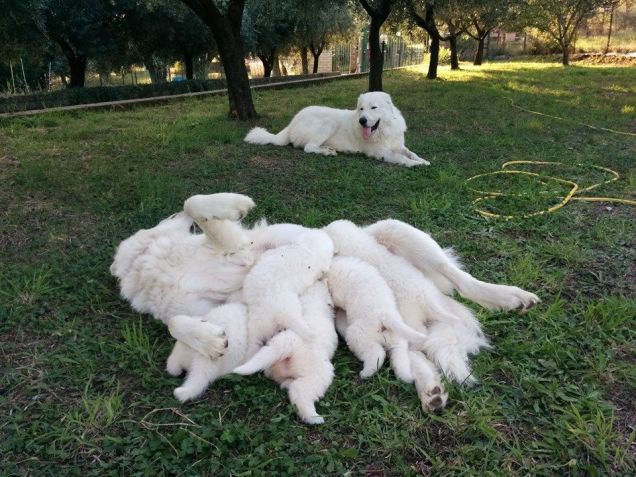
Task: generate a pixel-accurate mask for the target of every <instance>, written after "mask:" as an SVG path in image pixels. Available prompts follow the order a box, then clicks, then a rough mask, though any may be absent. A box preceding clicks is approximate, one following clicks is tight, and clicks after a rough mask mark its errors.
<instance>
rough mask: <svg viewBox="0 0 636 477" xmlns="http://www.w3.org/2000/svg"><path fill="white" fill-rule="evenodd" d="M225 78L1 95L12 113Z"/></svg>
mask: <svg viewBox="0 0 636 477" xmlns="http://www.w3.org/2000/svg"><path fill="white" fill-rule="evenodd" d="M331 75H333V74H331V73H321V74H317V75H305V76H301V75H299V76H279V77H276V78H256V79H253V80H252V81H251V84H253V85H255V84H268V83H279V82H282V81H299V80H303V79H307V78H319V77H323V76H331ZM225 87H226V82H225V80H224V79H218V80H188V81H175V82H172V83H159V84H143V85H128V86H98V87H94V88H72V89H63V90H59V91H51V92H39V93H34V94H30V95H24V96H8V97H0V112H1V113H12V112H17V111H29V110H33V109H47V108H55V107H60V106H73V105H76V104H90V103H105V102H111V101H122V100H126V99H140V98H155V97H158V96H171V95H175V94H184V93H197V92H201V91H212V90H216V89H224V88H225Z"/></svg>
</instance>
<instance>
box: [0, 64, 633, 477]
mask: <svg viewBox="0 0 636 477" xmlns="http://www.w3.org/2000/svg"><path fill="white" fill-rule="evenodd" d="M462 69H463V70H462V71H460V72H450V71H449V70H448V69H447V68H441V69H440V77H441V78H442V79H443V80H444V81H439V82H430V81H427V80H425V79H424V74H425V71H423V70H422V68H411V69H408V70H399V71H394V72H388V73H387V74H386V76H385V78H384V81H385V89H386V90H387V91H388V92H390V93H391V94H392V96H393V100H394V102H395V104H396V105H397V107H399V108H400V109H401V110H402V112H403V113H404V115H405V117H406V120H407V123H408V125H409V130H408V132H407V133H406V142H407V145H408V146H409V148H411V149H413V150H414V151H416V152H417V153H418V154H420V155H421V156H422V157H425V158H426V159H428V160H430V161H431V162H432V164H431V166H429V167H427V168H417V169H405V168H401V167H397V166H391V165H388V164H385V163H381V162H377V161H375V160H373V159H369V158H366V157H364V156H361V155H350V154H339V155H338V156H337V157H333V158H331V157H319V156H314V155H307V154H305V153H304V152H303V151H301V150H298V149H293V148H278V147H273V146H253V145H248V144H245V143H243V141H242V139H243V137H244V135H245V133H246V132H247V130H248V129H249V127H250V126H249V125H246V124H243V123H239V122H235V121H230V120H228V119H227V106H226V100H225V98H221V97H210V98H206V99H203V100H194V99H192V100H187V101H184V102H178V103H170V104H165V105H161V106H152V107H150V106H147V107H138V108H135V109H132V110H127V111H81V112H73V113H67V114H61V113H50V114H46V115H42V116H38V117H22V118H15V119H11V120H6V119H4V120H1V121H0V150H1V151H2V152H1V153H0V176H1V178H2V184H3V187H0V204H2V205H3V213H2V214H0V336H2V339H0V356H2V370H3V372H2V373H0V388H1V389H2V392H1V393H0V429H1V431H0V432H1V434H2V435H1V438H0V453H1V455H2V471H3V475H25V474H27V475H30V474H32V475H71V476H72V475H77V476H85V475H97V474H98V475H131V476H132V475H157V476H158V475H179V474H181V475H214V476H217V475H218V476H221V475H308V476H314V475H334V476H335V475H345V474H347V473H348V474H349V475H390V476H398V475H399V476H415V475H454V476H475V475H519V476H524V475H533V476H553V475H599V476H600V475H620V476H622V475H625V476H627V475H632V474H633V470H634V468H635V465H636V463H635V462H634V456H633V453H632V452H631V450H630V449H632V446H633V442H634V438H635V435H634V430H633V424H632V422H633V419H632V416H633V413H632V409H633V396H634V393H635V392H636V389H635V383H636V367H635V366H634V361H633V356H634V353H635V352H636V349H635V348H634V342H635V339H636V336H635V331H634V330H636V322H635V319H634V318H635V317H636V300H635V297H634V293H635V291H636V290H634V280H633V279H632V277H633V263H634V261H635V260H636V247H635V246H634V237H636V220H634V210H633V208H630V206H626V205H619V204H611V203H604V204H592V203H572V204H569V205H568V206H567V207H566V208H564V209H561V210H559V211H558V212H555V213H554V214H548V215H544V216H540V217H535V218H533V219H529V220H520V221H515V220H513V221H500V220H489V219H485V218H481V217H479V216H477V215H475V214H474V213H473V212H472V206H471V201H472V199H473V198H474V196H473V195H472V194H471V193H470V192H469V191H468V190H467V188H466V186H465V184H464V181H465V180H466V179H467V178H468V177H470V176H472V175H475V174H478V173H482V172H487V171H492V170H496V169H498V168H499V166H500V165H501V164H502V163H503V162H505V161H508V160H521V159H527V160H551V161H562V162H567V163H573V164H574V163H584V164H598V165H602V166H606V167H610V168H612V169H615V170H617V171H618V172H619V173H620V174H621V179H620V180H619V181H616V182H613V183H612V184H610V185H608V186H607V189H603V192H604V195H608V196H614V197H631V195H630V194H633V190H634V186H635V184H636V173H635V172H634V164H633V148H634V140H633V138H631V137H629V136H621V135H616V134H610V133H607V132H601V131H596V130H590V129H588V128H584V127H581V126H579V125H577V124H576V122H577V121H578V122H585V123H589V124H594V125H597V126H603V127H609V128H612V129H616V130H624V131H629V130H630V127H631V125H632V124H633V120H634V107H635V106H636V104H635V98H636V89H635V87H636V86H635V85H636V71H634V69H633V68H610V67H579V66H577V67H573V68H570V69H565V70H564V69H563V68H561V67H560V66H558V65H555V64H550V63H528V62H514V63H500V62H497V63H492V64H488V65H485V66H483V67H482V68H481V69H478V68H473V67H472V66H471V65H466V64H463V65H462ZM365 84H366V81H365V80H364V79H351V80H343V81H340V82H338V83H331V84H325V85H320V86H312V87H307V88H305V89H302V90H299V89H297V90H293V91H289V90H282V91H280V90H279V91H257V92H256V94H255V100H256V103H257V106H258V108H259V110H260V111H262V112H264V115H263V116H262V117H261V119H260V122H259V125H261V126H264V127H267V128H270V129H273V130H280V129H281V128H282V127H284V126H285V125H286V124H287V123H288V121H289V120H290V119H291V117H292V116H293V114H294V113H295V112H296V111H297V110H298V109H299V108H301V107H303V106H306V105H309V104H324V105H328V106H333V107H341V108H350V107H353V105H354V104H355V98H356V97H357V95H358V94H359V93H360V92H362V91H364V89H365ZM509 98H512V99H513V100H514V101H515V103H516V104H519V105H522V106H523V107H526V108H528V109H532V110H535V111H541V112H544V113H547V114H552V115H557V116H560V117H563V118H565V119H567V120H565V121H558V120H554V119H551V118H546V117H539V116H536V115H530V114H528V113H526V112H523V111H520V110H517V109H514V108H512V107H511V106H510V101H509ZM570 120H574V121H570ZM561 172H563V171H561ZM568 174H576V178H577V180H578V181H580V182H581V183H582V184H584V183H589V182H591V181H594V180H597V179H598V178H597V177H596V176H595V175H590V172H589V170H588V169H581V170H575V171H568ZM500 179H501V182H499V183H498V184H496V185H499V186H500V187H501V188H508V189H510V190H513V187H514V188H515V189H514V190H519V192H524V191H525V192H531V191H532V190H534V189H532V187H533V186H531V185H528V184H526V183H523V182H519V183H512V182H507V181H506V179H505V178H500ZM218 191H237V192H243V193H247V194H249V195H250V196H252V197H253V198H254V200H255V201H256V203H257V208H256V209H255V211H254V212H253V213H252V214H250V216H249V218H248V220H249V221H256V220H257V219H258V218H259V217H262V216H266V217H268V219H270V221H271V222H296V223H301V224H305V225H312V226H321V225H324V224H327V223H328V222H330V221H332V220H335V219H339V218H343V217H344V218H349V219H351V220H353V221H355V222H358V223H369V222H372V221H375V220H379V219H383V218H387V217H394V218H397V219H401V220H405V221H407V222H408V223H411V224H413V225H415V226H417V227H420V228H422V229H424V230H427V231H429V232H430V233H431V234H432V236H433V237H435V238H436V239H437V240H438V241H439V242H440V243H441V244H442V245H443V246H454V247H455V249H456V250H457V252H458V254H459V255H460V256H461V257H462V258H463V261H464V263H465V267H466V269H467V270H468V271H470V272H471V273H472V274H474V275H475V276H476V277H478V278H480V279H482V280H487V281H495V282H503V283H509V284H515V285H523V286H525V287H527V288H528V289H530V290H532V291H534V292H537V293H538V294H539V296H540V297H541V298H542V300H543V303H542V304H540V305H539V306H538V307H536V308H534V309H532V310H530V312H529V313H527V314H525V315H518V314H516V313H507V312H492V313H490V312H486V311H484V310H481V309H479V308H478V307H476V306H475V307H474V310H475V311H476V312H477V313H478V317H479V319H480V321H481V322H482V324H483V327H484V331H485V333H486V335H487V336H488V338H489V340H490V342H491V344H492V346H493V347H492V349H491V350H489V351H484V352H482V353H481V354H480V355H479V356H478V357H476V359H475V360H474V369H475V375H476V376H477V377H478V378H479V379H480V384H478V385H477V386H475V387H472V388H466V387H461V386H455V385H450V386H449V392H450V402H449V406H448V407H447V409H445V410H444V411H443V412H442V413H441V414H439V415H428V414H425V413H423V412H422V411H421V409H420V405H419V401H418V399H417V396H416V394H415V392H414V390H413V388H412V386H409V385H407V384H405V383H401V382H399V381H398V380H396V379H395V377H394V376H393V375H392V373H391V372H390V370H389V368H388V366H385V367H384V368H383V369H382V370H381V371H380V373H379V374H378V375H377V376H375V377H373V378H372V379H370V380H368V381H362V382H360V381H358V380H357V377H356V375H357V372H358V371H359V369H360V363H359V362H357V360H356V359H355V358H354V357H353V356H352V355H351V354H350V353H349V352H348V351H347V350H346V348H345V347H344V346H343V345H342V344H341V346H340V349H339V351H338V352H337V354H336V357H335V359H334V364H335V367H336V376H335V380H334V383H333V385H332V386H331V388H330V389H329V391H328V393H327V395H326V396H325V397H324V398H323V399H322V400H321V401H320V402H319V403H318V406H317V407H318V409H319V412H320V413H321V414H323V415H324V416H325V418H326V420H327V423H326V424H325V425H324V426H320V427H308V426H304V425H301V424H299V423H298V421H297V420H296V419H295V417H294V411H293V409H292V407H291V405H290V404H289V403H288V400H287V396H286V393H285V392H284V391H283V390H280V389H278V388H277V387H276V386H275V385H274V384H273V383H272V382H271V381H269V380H268V379H266V378H264V377H262V376H251V377H238V376H228V377H227V378H224V379H222V380H220V381H219V382H217V383H215V384H214V385H213V386H212V387H211V388H210V389H209V390H208V391H206V393H205V394H204V395H203V397H202V398H201V399H199V400H196V401H194V402H191V403H187V404H184V405H182V404H180V403H179V402H178V401H176V400H175V399H174V398H173V397H172V394H171V392H172V390H173V389H174V388H175V387H176V386H178V385H179V384H180V382H181V378H174V377H171V376H168V375H167V374H166V372H165V371H163V364H164V362H165V359H166V358H167V356H168V354H169V352H170V348H171V341H170V338H169V335H168V333H167V331H166V329H165V326H164V325H163V324H161V323H159V322H158V321H156V320H153V319H152V318H151V317H148V316H140V315H139V314H137V313H135V312H133V311H132V310H131V308H130V306H129V305H128V304H127V303H125V302H124V301H123V300H121V298H120V297H119V293H118V288H117V283H116V282H115V280H114V279H113V278H112V277H111V276H110V275H109V272H108V267H109V265H110V263H111V260H112V256H113V252H114V249H115V247H116V245H117V244H118V243H119V242H120V241H121V240H122V239H124V238H125V237H127V236H129V235H130V234H132V233H134V232H135V231H137V230H139V229H140V228H146V227H149V226H152V225H154V224H156V223H157V222H158V221H159V220H160V219H162V218H164V217H166V216H168V215H170V214H172V213H173V212H175V211H176V210H178V209H179V208H180V207H181V206H182V204H183V200H184V198H185V197H187V196H188V195H191V194H195V193H207V192H218ZM522 205H523V203H511V204H510V207H513V208H514V207H519V206H522ZM471 306H473V305H471Z"/></svg>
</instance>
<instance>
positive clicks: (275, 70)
mask: <svg viewBox="0 0 636 477" xmlns="http://www.w3.org/2000/svg"><path fill="white" fill-rule="evenodd" d="M272 76H283V73H282V72H281V70H280V62H279V61H278V55H276V54H274V55H273V56H272Z"/></svg>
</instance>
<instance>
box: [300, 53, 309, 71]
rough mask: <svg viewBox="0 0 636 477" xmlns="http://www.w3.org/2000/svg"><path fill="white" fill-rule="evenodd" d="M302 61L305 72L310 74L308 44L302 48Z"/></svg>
mask: <svg viewBox="0 0 636 477" xmlns="http://www.w3.org/2000/svg"><path fill="white" fill-rule="evenodd" d="M300 62H301V64H302V68H303V74H304V75H308V74H309V53H308V52H307V47H306V46H303V47H302V48H301V49H300Z"/></svg>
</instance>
